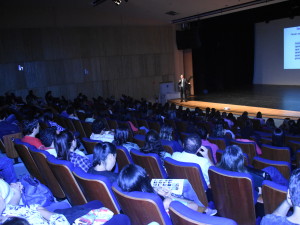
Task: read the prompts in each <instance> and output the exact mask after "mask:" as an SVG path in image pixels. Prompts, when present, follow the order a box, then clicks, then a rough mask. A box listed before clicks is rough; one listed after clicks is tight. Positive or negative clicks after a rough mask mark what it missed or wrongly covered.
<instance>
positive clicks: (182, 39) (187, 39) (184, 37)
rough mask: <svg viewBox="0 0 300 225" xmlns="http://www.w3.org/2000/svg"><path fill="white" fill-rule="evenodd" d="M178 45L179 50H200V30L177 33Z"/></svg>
mask: <svg viewBox="0 0 300 225" xmlns="http://www.w3.org/2000/svg"><path fill="white" fill-rule="evenodd" d="M176 44H177V49H178V50H184V49H190V48H200V47H201V39H200V31H199V29H196V28H194V29H190V30H183V31H176Z"/></svg>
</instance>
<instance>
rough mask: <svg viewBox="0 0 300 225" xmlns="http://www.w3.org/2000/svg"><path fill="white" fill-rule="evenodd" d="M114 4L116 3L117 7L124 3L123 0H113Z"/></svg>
mask: <svg viewBox="0 0 300 225" xmlns="http://www.w3.org/2000/svg"><path fill="white" fill-rule="evenodd" d="M113 2H114V3H115V4H117V5H120V4H121V2H122V0H113Z"/></svg>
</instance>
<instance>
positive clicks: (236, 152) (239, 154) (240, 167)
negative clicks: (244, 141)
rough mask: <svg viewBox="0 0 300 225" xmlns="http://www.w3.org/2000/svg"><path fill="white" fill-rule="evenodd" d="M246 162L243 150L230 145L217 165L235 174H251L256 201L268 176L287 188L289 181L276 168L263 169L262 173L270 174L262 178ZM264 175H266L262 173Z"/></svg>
mask: <svg viewBox="0 0 300 225" xmlns="http://www.w3.org/2000/svg"><path fill="white" fill-rule="evenodd" d="M244 160H245V158H244V154H243V151H242V149H241V148H240V147H239V146H237V145H230V146H227V147H226V148H225V151H224V153H223V155H222V158H221V161H220V162H219V163H218V164H217V167H219V168H221V169H224V170H228V171H233V172H241V173H249V174H250V175H251V176H252V179H253V180H252V181H253V183H254V187H255V190H256V193H255V195H256V199H257V197H258V194H261V187H262V182H263V181H264V179H265V178H267V176H268V175H269V176H270V178H271V179H272V181H274V182H276V183H278V184H281V185H286V186H287V184H288V182H287V180H286V179H285V178H284V177H283V175H282V174H281V173H280V172H279V171H278V170H277V169H276V168H274V167H272V166H269V167H266V168H264V169H262V171H264V172H266V173H267V174H268V175H267V176H265V177H262V176H260V175H258V174H257V173H255V172H256V171H255V169H253V168H250V167H246V166H245V164H244ZM262 175H266V174H263V173H262Z"/></svg>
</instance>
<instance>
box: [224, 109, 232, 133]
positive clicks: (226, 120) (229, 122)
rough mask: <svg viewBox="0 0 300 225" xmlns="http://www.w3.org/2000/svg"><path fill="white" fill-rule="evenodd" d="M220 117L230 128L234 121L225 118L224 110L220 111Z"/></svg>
mask: <svg viewBox="0 0 300 225" xmlns="http://www.w3.org/2000/svg"><path fill="white" fill-rule="evenodd" d="M222 119H223V120H224V122H226V123H227V125H228V127H229V129H231V128H232V127H233V126H234V122H233V121H232V120H230V119H229V118H227V114H226V112H222Z"/></svg>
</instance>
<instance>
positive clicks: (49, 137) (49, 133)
mask: <svg viewBox="0 0 300 225" xmlns="http://www.w3.org/2000/svg"><path fill="white" fill-rule="evenodd" d="M55 136H56V128H55V127H47V128H46V129H44V130H41V131H40V140H41V142H42V144H43V145H44V146H45V147H50V146H51V145H52V144H54V140H55Z"/></svg>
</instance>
